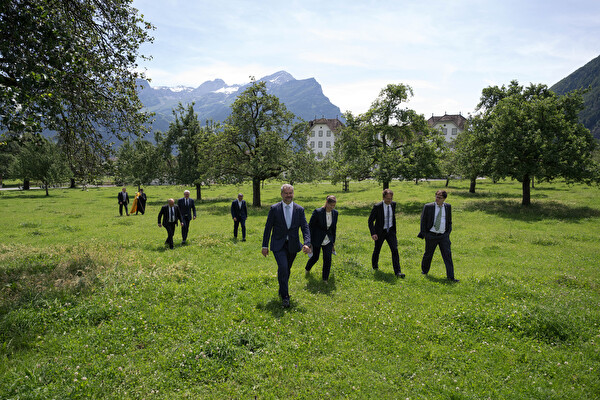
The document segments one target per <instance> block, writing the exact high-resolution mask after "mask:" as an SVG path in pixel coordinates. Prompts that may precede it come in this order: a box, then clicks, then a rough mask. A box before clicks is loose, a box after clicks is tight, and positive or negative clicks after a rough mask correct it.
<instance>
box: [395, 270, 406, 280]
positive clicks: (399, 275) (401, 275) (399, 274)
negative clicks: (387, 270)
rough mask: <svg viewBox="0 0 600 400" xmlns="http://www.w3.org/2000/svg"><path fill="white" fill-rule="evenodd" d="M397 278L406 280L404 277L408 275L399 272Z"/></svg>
mask: <svg viewBox="0 0 600 400" xmlns="http://www.w3.org/2000/svg"><path fill="white" fill-rule="evenodd" d="M396 276H397V277H398V278H402V279H404V277H405V276H406V275H404V274H403V273H402V272H398V273H397V274H396Z"/></svg>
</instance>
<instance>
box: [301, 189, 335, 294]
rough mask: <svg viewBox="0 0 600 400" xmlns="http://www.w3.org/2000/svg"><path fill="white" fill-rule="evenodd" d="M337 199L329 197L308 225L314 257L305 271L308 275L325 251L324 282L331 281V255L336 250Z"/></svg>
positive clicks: (315, 212)
mask: <svg viewBox="0 0 600 400" xmlns="http://www.w3.org/2000/svg"><path fill="white" fill-rule="evenodd" d="M336 202H337V199H336V198H335V196H333V195H330V196H327V199H326V200H325V205H324V206H323V207H320V208H317V209H316V210H314V211H313V213H312V216H311V217H310V222H309V223H308V228H309V230H310V240H311V242H312V256H311V257H310V258H309V259H308V262H307V263H306V267H304V269H305V270H306V272H307V273H309V272H310V270H311V268H312V267H313V265H315V263H316V262H317V261H319V253H320V252H321V249H323V275H322V276H323V281H325V282H326V283H327V281H328V280H329V271H330V270H331V255H332V254H333V250H334V248H335V233H336V226H337V220H338V212H337V210H336V209H335V205H336Z"/></svg>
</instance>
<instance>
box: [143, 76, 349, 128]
mask: <svg viewBox="0 0 600 400" xmlns="http://www.w3.org/2000/svg"><path fill="white" fill-rule="evenodd" d="M259 81H264V82H266V86H267V92H268V93H269V94H272V95H275V96H277V97H278V98H279V100H280V101H281V102H282V103H284V104H285V106H286V107H287V109H288V110H289V111H291V112H293V113H294V115H296V116H297V117H300V118H302V119H304V120H305V121H310V120H313V119H315V118H339V119H341V118H342V113H341V111H340V108H339V107H338V106H336V105H334V104H332V103H331V101H329V99H328V98H327V97H326V96H325V95H324V94H323V89H322V88H321V85H320V84H319V83H318V82H317V81H316V80H315V79H314V78H308V79H300V80H298V79H295V78H294V77H293V76H292V75H291V74H289V73H287V72H285V71H279V72H276V73H274V74H272V75H269V76H265V77H263V78H261V79H259ZM138 85H139V86H141V89H140V91H139V98H140V100H141V101H142V104H144V106H145V108H146V110H147V111H151V112H154V113H155V116H154V119H155V121H154V123H153V124H152V126H153V129H154V130H158V131H161V132H166V131H167V130H168V129H169V123H170V122H172V121H174V120H175V118H174V116H173V109H175V108H176V107H177V105H178V104H179V103H181V104H183V106H184V107H186V106H187V105H188V104H191V103H192V102H193V103H194V111H195V112H196V114H197V115H198V119H199V120H200V121H201V122H204V121H207V120H213V121H215V122H217V121H224V120H225V119H226V118H227V117H228V116H229V114H230V112H231V108H230V106H231V104H232V103H233V102H234V101H235V99H236V98H237V97H238V96H239V95H240V94H241V93H242V92H243V91H244V90H245V89H246V88H247V87H248V86H249V85H251V83H246V84H234V85H227V84H226V83H225V82H224V81H223V80H222V79H215V80H212V81H206V82H204V83H203V84H201V85H200V86H198V87H197V88H191V87H185V86H178V87H151V86H150V84H149V82H148V81H146V80H139V81H138Z"/></svg>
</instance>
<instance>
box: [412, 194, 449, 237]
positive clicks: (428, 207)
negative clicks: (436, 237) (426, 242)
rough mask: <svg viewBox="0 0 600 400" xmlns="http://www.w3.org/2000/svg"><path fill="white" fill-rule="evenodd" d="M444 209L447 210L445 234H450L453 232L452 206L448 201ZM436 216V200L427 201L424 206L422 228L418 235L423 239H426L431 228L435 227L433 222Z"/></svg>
mask: <svg viewBox="0 0 600 400" xmlns="http://www.w3.org/2000/svg"><path fill="white" fill-rule="evenodd" d="M444 210H446V227H445V231H444V234H445V235H450V232H452V206H451V205H450V204H448V203H444ZM434 217H435V202H433V203H427V204H425V206H424V207H423V212H422V213H421V230H420V231H419V234H418V235H417V237H420V238H421V239H425V236H426V234H427V233H429V231H430V230H431V228H432V227H433V223H434V222H435V221H434Z"/></svg>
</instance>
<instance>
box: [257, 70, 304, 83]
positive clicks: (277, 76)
mask: <svg viewBox="0 0 600 400" xmlns="http://www.w3.org/2000/svg"><path fill="white" fill-rule="evenodd" d="M260 80H261V81H265V82H268V83H271V84H274V85H281V84H284V83H286V82H289V81H295V80H296V79H295V78H294V77H293V76H292V75H291V74H290V73H288V72H286V71H278V72H275V73H274V74H271V75H268V76H265V77H263V78H260Z"/></svg>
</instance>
